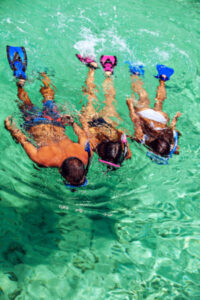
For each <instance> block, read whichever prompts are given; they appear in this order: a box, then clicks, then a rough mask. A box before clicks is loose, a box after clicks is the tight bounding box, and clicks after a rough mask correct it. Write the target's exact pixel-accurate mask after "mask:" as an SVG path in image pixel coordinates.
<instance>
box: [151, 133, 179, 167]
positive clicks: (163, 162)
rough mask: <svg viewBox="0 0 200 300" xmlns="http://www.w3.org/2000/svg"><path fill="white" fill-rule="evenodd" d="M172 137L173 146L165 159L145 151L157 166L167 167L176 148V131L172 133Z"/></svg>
mask: <svg viewBox="0 0 200 300" xmlns="http://www.w3.org/2000/svg"><path fill="white" fill-rule="evenodd" d="M173 135H174V146H173V148H172V150H171V151H170V153H169V155H168V156H166V157H162V156H160V155H157V154H155V153H153V152H151V151H147V153H146V155H147V156H148V157H149V158H150V159H151V160H152V161H153V162H155V163H156V164H158V165H168V163H169V159H170V158H172V156H173V154H174V152H175V151H176V149H177V146H178V132H177V131H175V130H174V131H173Z"/></svg>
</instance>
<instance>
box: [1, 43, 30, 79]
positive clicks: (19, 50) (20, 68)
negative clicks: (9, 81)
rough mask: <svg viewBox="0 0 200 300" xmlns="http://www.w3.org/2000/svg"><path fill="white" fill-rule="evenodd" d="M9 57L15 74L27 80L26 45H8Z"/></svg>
mask: <svg viewBox="0 0 200 300" xmlns="http://www.w3.org/2000/svg"><path fill="white" fill-rule="evenodd" d="M6 48H7V58H8V62H9V65H10V67H11V69H12V70H13V75H14V76H15V77H16V78H18V79H25V80H26V74H25V72H26V68H27V55H26V51H25V48H24V47H12V46H7V47H6Z"/></svg>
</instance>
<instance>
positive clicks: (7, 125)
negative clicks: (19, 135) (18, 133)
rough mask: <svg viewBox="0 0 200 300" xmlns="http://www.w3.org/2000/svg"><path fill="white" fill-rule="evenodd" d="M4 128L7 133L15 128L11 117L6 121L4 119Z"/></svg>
mask: <svg viewBox="0 0 200 300" xmlns="http://www.w3.org/2000/svg"><path fill="white" fill-rule="evenodd" d="M4 123H5V128H6V129H7V130H9V131H12V130H13V129H15V128H16V124H15V122H14V121H13V118H12V116H8V117H7V118H6V119H5V122H4Z"/></svg>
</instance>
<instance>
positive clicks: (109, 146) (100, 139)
mask: <svg viewBox="0 0 200 300" xmlns="http://www.w3.org/2000/svg"><path fill="white" fill-rule="evenodd" d="M76 56H77V58H78V59H79V60H80V61H81V62H82V63H83V64H85V65H86V66H88V67H89V71H88V75H87V79H86V88H85V89H84V94H85V95H87V97H88V102H87V105H86V107H85V106H83V108H82V111H81V115H80V117H79V118H80V122H81V124H82V128H83V130H84V131H85V133H86V135H87V137H88V139H89V141H90V145H91V148H92V150H93V151H95V152H96V153H97V154H98V156H99V161H100V162H101V163H104V164H107V166H108V168H119V167H120V166H121V164H122V162H123V161H124V160H125V159H129V158H131V151H130V149H129V146H128V143H127V139H126V135H125V133H124V132H123V131H122V130H119V129H117V128H116V125H117V123H116V122H115V121H113V120H112V119H111V118H112V117H114V118H118V119H120V118H119V114H118V113H117V112H116V110H115V106H114V104H113V102H114V101H115V94H116V93H115V89H114V86H113V78H112V76H111V75H112V74H113V69H114V67H115V66H116V65H117V58H116V56H106V55H102V56H101V59H100V63H101V65H102V67H103V69H104V72H105V76H106V78H105V80H104V82H103V90H104V95H105V106H104V108H103V109H102V110H101V111H99V112H97V111H96V109H95V107H94V102H96V103H98V99H97V96H96V94H95V92H96V90H95V88H96V85H95V84H94V75H95V70H96V69H97V68H98V64H97V62H96V61H94V60H93V59H91V58H89V57H82V56H81V55H79V54H77V55H76Z"/></svg>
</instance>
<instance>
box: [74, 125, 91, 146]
mask: <svg viewBox="0 0 200 300" xmlns="http://www.w3.org/2000/svg"><path fill="white" fill-rule="evenodd" d="M73 129H74V132H75V134H76V135H77V136H78V143H79V144H80V145H82V146H85V143H86V141H87V140H88V138H87V135H86V133H85V131H84V130H83V129H82V128H81V127H80V126H79V125H78V124H77V123H75V122H74V123H73Z"/></svg>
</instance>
